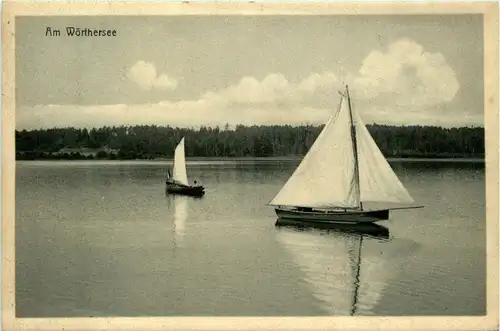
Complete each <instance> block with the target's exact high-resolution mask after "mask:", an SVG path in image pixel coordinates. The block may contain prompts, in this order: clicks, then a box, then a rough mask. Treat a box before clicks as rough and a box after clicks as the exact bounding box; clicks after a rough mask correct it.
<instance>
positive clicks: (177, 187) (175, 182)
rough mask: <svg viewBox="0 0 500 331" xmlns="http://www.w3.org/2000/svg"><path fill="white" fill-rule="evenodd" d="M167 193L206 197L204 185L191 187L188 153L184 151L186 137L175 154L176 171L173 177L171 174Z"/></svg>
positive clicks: (168, 179) (167, 182)
mask: <svg viewBox="0 0 500 331" xmlns="http://www.w3.org/2000/svg"><path fill="white" fill-rule="evenodd" d="M166 190H167V193H171V194H183V195H190V196H195V197H201V196H203V195H205V188H204V187H203V186H202V185H196V182H195V185H190V184H189V182H188V178H187V170H186V153H185V149H184V137H183V138H182V139H181V141H180V142H179V144H178V145H177V147H176V148H175V152H174V169H173V175H172V176H170V172H169V173H168V176H167V181H166Z"/></svg>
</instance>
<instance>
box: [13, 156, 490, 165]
mask: <svg viewBox="0 0 500 331" xmlns="http://www.w3.org/2000/svg"><path fill="white" fill-rule="evenodd" d="M301 160H302V156H268V157H186V161H187V162H188V163H189V162H215V163H217V162H254V163H255V162H269V161H274V162H300V161H301ZM17 161H22V162H85V163H131V162H132V163H158V162H168V163H171V162H173V159H172V158H154V159H112V160H110V159H85V158H82V159H63V158H60V159H58V158H40V159H32V160H22V159H16V162H17ZM387 161H389V162H465V163H467V162H474V163H484V162H485V158H484V157H469V156H454V157H451V156H444V157H443V156H441V157H439V156H438V157H387Z"/></svg>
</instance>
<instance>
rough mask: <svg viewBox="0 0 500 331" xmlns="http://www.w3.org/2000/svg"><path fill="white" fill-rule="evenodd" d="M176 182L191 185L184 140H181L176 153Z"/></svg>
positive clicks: (174, 176) (174, 174)
mask: <svg viewBox="0 0 500 331" xmlns="http://www.w3.org/2000/svg"><path fill="white" fill-rule="evenodd" d="M173 178H174V180H176V181H178V182H179V183H181V184H184V185H189V183H188V179H187V171H186V154H185V152H184V138H182V139H181V141H180V142H179V144H178V145H177V147H176V148H175V153H174V173H173Z"/></svg>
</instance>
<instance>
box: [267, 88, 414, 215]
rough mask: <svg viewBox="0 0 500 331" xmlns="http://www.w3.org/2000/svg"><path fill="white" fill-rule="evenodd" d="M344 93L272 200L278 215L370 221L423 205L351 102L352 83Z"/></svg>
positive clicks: (271, 203)
mask: <svg viewBox="0 0 500 331" xmlns="http://www.w3.org/2000/svg"><path fill="white" fill-rule="evenodd" d="M339 93H340V92H339ZM340 95H341V99H340V105H339V109H338V111H337V112H336V113H334V114H333V115H332V116H331V117H330V119H329V120H328V122H327V123H326V125H325V127H324V128H323V130H322V131H321V133H320V134H319V136H318V138H317V139H316V141H315V142H314V144H313V145H312V146H311V148H310V149H309V151H308V153H307V154H306V155H305V157H304V158H303V159H302V162H301V163H300V164H299V166H298V167H297V169H296V170H295V172H294V173H293V174H292V176H291V177H290V178H289V179H288V181H287V182H286V184H285V185H284V186H283V188H282V189H281V190H280V191H279V192H278V194H277V195H276V196H275V197H274V199H273V200H272V201H271V202H270V203H269V205H271V206H273V207H274V208H275V211H276V214H277V215H278V217H279V218H283V219H293V220H300V221H301V222H314V223H317V222H322V223H366V222H368V223H372V222H377V221H382V220H387V219H389V211H390V210H394V209H406V208H419V207H422V206H416V205H414V200H413V198H412V197H411V196H410V194H409V193H408V191H407V190H406V188H405V187H404V186H403V184H402V183H401V181H400V180H399V179H398V177H397V175H396V174H395V173H394V171H393V170H392V168H391V166H390V165H389V163H388V162H387V160H386V159H385V157H384V156H383V154H382V152H381V151H380V149H379V148H378V146H377V144H376V143H375V141H374V140H373V138H372V137H371V135H370V133H369V132H368V129H367V128H366V126H365V125H364V123H363V121H362V120H361V117H360V116H359V114H358V113H357V112H356V111H355V110H354V109H353V107H352V106H351V98H350V95H349V89H348V86H346V88H345V92H344V93H340ZM380 203H382V204H383V206H382V207H381V206H380ZM370 204H372V206H369V205H370ZM373 204H375V206H373ZM367 205H368V208H367ZM278 221H279V220H278Z"/></svg>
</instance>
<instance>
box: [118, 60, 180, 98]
mask: <svg viewBox="0 0 500 331" xmlns="http://www.w3.org/2000/svg"><path fill="white" fill-rule="evenodd" d="M127 77H128V79H130V80H131V81H133V82H134V83H136V84H137V85H139V87H140V88H142V89H143V90H146V91H149V90H151V89H153V88H156V89H159V90H175V89H176V88H177V81H176V80H175V79H173V78H171V77H168V75H166V74H160V75H159V76H158V75H157V73H156V68H155V66H154V65H153V64H152V63H149V62H145V61H137V62H136V63H135V64H134V65H133V66H132V67H131V68H130V70H129V71H128V74H127Z"/></svg>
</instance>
